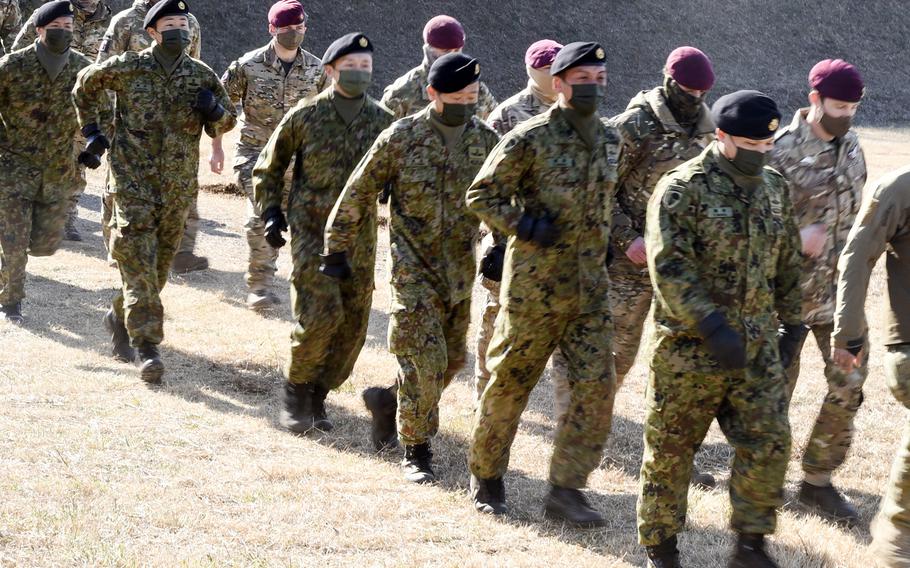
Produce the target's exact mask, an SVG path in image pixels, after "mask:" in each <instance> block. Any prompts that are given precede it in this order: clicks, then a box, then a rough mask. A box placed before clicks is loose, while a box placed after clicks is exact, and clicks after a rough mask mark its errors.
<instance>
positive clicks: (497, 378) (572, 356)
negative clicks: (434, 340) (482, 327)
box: [468, 310, 616, 489]
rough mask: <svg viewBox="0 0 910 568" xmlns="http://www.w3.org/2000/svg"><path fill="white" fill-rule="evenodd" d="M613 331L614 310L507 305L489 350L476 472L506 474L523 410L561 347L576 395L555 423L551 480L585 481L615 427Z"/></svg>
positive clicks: (471, 456) (471, 459) (471, 457)
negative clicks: (530, 309) (535, 309)
mask: <svg viewBox="0 0 910 568" xmlns="http://www.w3.org/2000/svg"><path fill="white" fill-rule="evenodd" d="M612 334H613V322H612V319H611V317H610V314H609V312H608V311H599V312H594V313H587V314H579V313H571V312H570V313H533V312H531V313H527V312H520V311H509V310H500V312H499V316H498V317H497V318H496V330H495V332H494V335H493V340H492V342H491V343H490V349H489V353H488V356H489V359H488V361H489V364H490V368H491V370H492V371H493V377H492V379H491V380H490V383H489V385H487V388H486V390H484V391H483V396H482V397H481V399H480V406H479V407H478V409H477V412H476V415H475V421H474V433H473V437H472V440H471V447H470V450H469V453H468V464H469V466H470V468H471V473H472V474H474V475H476V476H477V477H479V478H482V479H490V478H498V477H502V476H503V475H505V473H506V471H507V469H508V466H509V452H510V449H511V447H512V442H513V441H514V439H515V434H516V432H517V431H518V423H519V420H520V419H521V414H522V412H524V409H525V407H526V406H527V405H528V398H529V397H530V395H531V391H532V390H533V389H534V387H535V386H536V385H537V382H538V381H539V380H540V375H541V373H543V371H544V368H545V367H546V364H547V360H548V359H549V358H550V355H551V354H552V353H553V351H554V350H555V349H556V348H557V347H558V348H559V349H560V350H561V351H562V353H563V356H564V357H565V359H566V360H567V361H568V386H569V393H570V395H569V404H568V409H567V411H566V412H565V413H564V414H563V415H562V416H560V417H559V422H558V425H557V428H556V436H555V439H554V441H553V455H552V457H551V459H550V475H549V480H550V483H551V484H553V485H556V486H559V487H568V488H576V489H577V488H581V487H584V486H585V485H586V484H587V479H588V475H590V473H591V472H592V471H594V468H596V467H597V465H598V464H599V463H600V460H601V455H602V453H603V449H604V445H605V443H606V440H607V436H609V434H610V426H611V422H612V417H613V397H614V394H615V390H616V375H615V370H614V367H613V349H612V342H611V340H612Z"/></svg>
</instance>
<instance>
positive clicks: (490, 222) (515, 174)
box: [466, 131, 533, 235]
mask: <svg viewBox="0 0 910 568" xmlns="http://www.w3.org/2000/svg"><path fill="white" fill-rule="evenodd" d="M532 153H533V150H532V149H530V148H529V147H528V141H527V139H526V138H524V137H522V136H518V135H517V133H516V131H512V132H510V133H509V134H507V135H506V136H505V138H503V139H502V140H500V141H499V143H498V144H497V145H496V146H495V147H494V148H493V151H492V152H490V154H489V155H488V156H487V159H486V161H484V164H483V166H481V168H480V171H479V172H477V176H476V177H475V178H474V182H473V183H472V184H471V187H470V188H468V192H467V196H466V201H467V204H468V208H469V209H471V211H473V212H474V213H476V214H477V216H478V217H480V219H481V220H482V221H483V222H484V223H486V224H487V226H488V227H490V228H491V229H493V230H494V231H497V232H499V233H501V234H504V235H514V234H516V233H517V231H518V222H519V221H520V220H521V216H522V214H523V211H522V210H521V208H520V207H518V206H517V205H516V204H515V203H514V200H513V197H514V196H515V195H516V194H517V193H518V191H519V189H520V185H521V180H522V178H523V177H524V176H525V173H526V172H527V170H528V169H529V167H530V166H529V165H528V164H529V163H530V160H529V159H530V158H532V157H533V156H532Z"/></svg>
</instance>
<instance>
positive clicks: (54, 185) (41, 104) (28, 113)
mask: <svg viewBox="0 0 910 568" xmlns="http://www.w3.org/2000/svg"><path fill="white" fill-rule="evenodd" d="M36 51H37V43H33V44H31V45H30V46H28V47H26V48H25V49H24V50H22V51H19V52H16V53H11V54H9V55H7V56H5V57H3V58H2V59H0V121H2V124H3V128H0V171H2V172H3V174H2V175H0V304H2V305H10V304H16V303H18V302H20V301H21V300H22V299H23V298H24V297H25V265H26V262H27V261H28V257H27V254H31V255H32V256H48V255H51V254H53V253H54V252H55V251H56V250H57V247H58V246H59V245H60V241H61V239H62V238H63V225H64V223H65V221H66V212H67V210H68V208H69V203H70V199H71V198H72V194H73V187H74V185H75V180H76V179H77V178H78V177H79V174H78V168H77V167H76V162H75V161H73V160H72V139H73V136H74V135H75V134H76V133H78V132H79V125H78V124H77V122H76V111H75V109H74V108H73V105H72V101H71V100H70V97H69V96H68V94H69V91H70V90H71V89H72V88H73V85H74V84H75V83H76V75H77V74H78V73H79V71H80V70H81V69H83V68H84V67H86V66H87V65H89V64H90V63H91V61H89V60H88V59H87V58H86V57H84V56H83V55H82V54H80V53H78V52H76V51H73V50H70V51H69V54H68V61H67V63H66V66H64V68H63V70H61V71H60V74H59V75H57V77H56V78H55V79H54V80H51V79H50V76H49V75H48V73H47V72H46V71H45V70H44V67H43V66H42V65H41V63H40V62H39V61H38V56H37V54H36Z"/></svg>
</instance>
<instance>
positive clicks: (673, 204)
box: [661, 187, 683, 209]
mask: <svg viewBox="0 0 910 568" xmlns="http://www.w3.org/2000/svg"><path fill="white" fill-rule="evenodd" d="M682 201H683V194H682V192H681V191H680V190H678V189H676V188H674V187H671V188H669V189H667V190H666V191H665V192H664V197H663V199H661V203H663V204H664V207H666V208H667V209H676V208H677V207H678V206H679V204H680V203H682Z"/></svg>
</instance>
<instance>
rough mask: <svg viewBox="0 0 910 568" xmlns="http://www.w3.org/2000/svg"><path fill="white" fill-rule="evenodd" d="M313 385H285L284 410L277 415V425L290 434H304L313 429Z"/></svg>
mask: <svg viewBox="0 0 910 568" xmlns="http://www.w3.org/2000/svg"><path fill="white" fill-rule="evenodd" d="M313 406H314V404H313V385H312V384H311V383H307V384H297V383H285V384H284V408H282V409H281V412H280V413H279V414H278V423H279V424H281V425H282V426H283V427H285V428H287V429H288V430H290V431H291V432H295V433H297V434H306V433H307V432H309V431H310V430H312V429H313V428H314V422H315V415H314V412H313Z"/></svg>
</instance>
